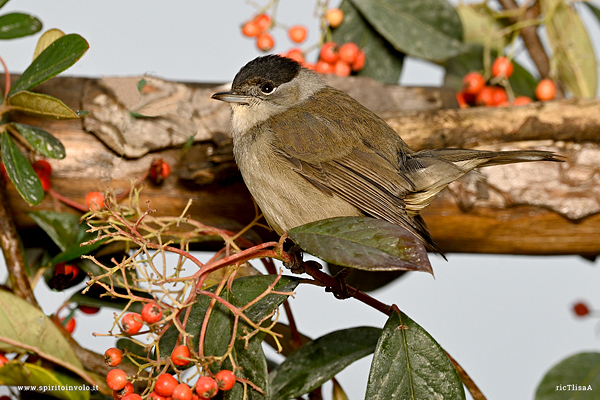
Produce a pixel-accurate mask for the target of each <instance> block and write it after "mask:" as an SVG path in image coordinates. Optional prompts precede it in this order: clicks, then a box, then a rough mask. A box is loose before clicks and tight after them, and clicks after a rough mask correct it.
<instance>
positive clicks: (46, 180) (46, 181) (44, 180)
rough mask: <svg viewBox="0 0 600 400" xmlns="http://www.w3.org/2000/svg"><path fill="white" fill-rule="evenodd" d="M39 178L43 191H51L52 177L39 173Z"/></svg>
mask: <svg viewBox="0 0 600 400" xmlns="http://www.w3.org/2000/svg"><path fill="white" fill-rule="evenodd" d="M37 176H38V178H39V180H40V183H41V184H42V189H44V192H47V191H48V190H50V188H51V187H52V185H51V184H50V177H49V176H48V175H46V174H45V173H43V172H38V173H37Z"/></svg>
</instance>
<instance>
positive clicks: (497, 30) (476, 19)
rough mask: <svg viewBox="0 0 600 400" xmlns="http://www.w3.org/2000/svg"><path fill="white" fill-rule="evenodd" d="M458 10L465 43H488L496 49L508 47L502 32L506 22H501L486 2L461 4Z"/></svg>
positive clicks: (482, 44)
mask: <svg viewBox="0 0 600 400" xmlns="http://www.w3.org/2000/svg"><path fill="white" fill-rule="evenodd" d="M456 12H457V13H458V15H459V17H460V21H461V22H462V26H463V35H464V41H465V43H468V44H478V45H481V46H486V45H487V46H488V48H491V49H494V50H496V51H502V50H503V49H504V47H506V45H507V41H506V37H505V36H504V35H502V33H501V30H502V29H503V28H504V27H505V24H502V23H500V22H501V20H499V19H498V18H496V17H495V16H494V14H495V12H494V11H492V10H490V8H489V7H488V5H487V4H486V3H481V4H459V5H457V6H456Z"/></svg>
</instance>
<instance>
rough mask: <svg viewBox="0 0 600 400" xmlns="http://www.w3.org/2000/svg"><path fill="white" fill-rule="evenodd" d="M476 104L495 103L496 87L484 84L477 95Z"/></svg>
mask: <svg viewBox="0 0 600 400" xmlns="http://www.w3.org/2000/svg"><path fill="white" fill-rule="evenodd" d="M475 104H477V105H478V106H488V107H491V106H493V105H494V89H493V88H492V87H491V86H484V87H483V88H482V89H481V90H480V91H479V93H477V96H476V97H475Z"/></svg>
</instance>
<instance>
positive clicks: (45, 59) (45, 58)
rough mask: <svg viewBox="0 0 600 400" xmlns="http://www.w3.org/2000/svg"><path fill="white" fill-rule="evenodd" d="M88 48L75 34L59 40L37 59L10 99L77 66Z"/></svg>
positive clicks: (18, 80) (14, 87) (21, 78)
mask: <svg viewBox="0 0 600 400" xmlns="http://www.w3.org/2000/svg"><path fill="white" fill-rule="evenodd" d="M88 48H89V45H88V43H87V42H86V40H85V39H84V38H82V37H81V36H79V35H77V34H74V33H73V34H70V35H66V36H63V37H61V38H60V39H57V40H56V41H54V42H53V43H52V44H51V45H50V46H48V47H47V48H46V50H44V51H43V52H42V53H41V54H40V55H39V56H38V57H36V59H35V60H33V62H32V63H31V65H29V67H28V68H27V69H26V70H25V71H24V72H23V75H21V76H20V77H19V79H17V81H16V82H15V83H14V85H13V86H12V88H11V90H10V92H9V94H8V95H9V97H10V96H12V95H14V94H15V93H18V92H21V91H23V90H29V89H31V88H34V87H36V86H37V85H39V84H40V83H42V82H45V81H47V80H48V79H50V78H52V77H53V76H55V75H57V74H59V73H61V72H62V71H64V70H66V69H67V68H69V67H70V66H71V65H73V64H75V62H77V60H79V59H80V58H81V57H82V56H83V55H84V54H85V52H86V51H87V49H88Z"/></svg>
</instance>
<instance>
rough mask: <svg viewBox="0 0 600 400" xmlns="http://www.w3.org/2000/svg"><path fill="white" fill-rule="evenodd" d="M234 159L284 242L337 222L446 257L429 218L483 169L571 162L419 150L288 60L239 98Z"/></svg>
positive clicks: (271, 60) (530, 153) (236, 91)
mask: <svg viewBox="0 0 600 400" xmlns="http://www.w3.org/2000/svg"><path fill="white" fill-rule="evenodd" d="M212 98H213V99H216V100H220V101H224V102H227V103H229V104H230V105H231V109H232V113H231V132H232V139H233V152H234V157H235V160H236V163H237V165H238V167H239V170H240V172H241V175H242V178H243V180H244V182H245V184H246V186H247V187H248V189H249V191H250V193H251V194H252V196H253V198H254V199H255V201H256V203H257V204H258V206H259V207H260V209H261V211H262V213H263V215H264V217H265V219H266V221H267V222H268V224H269V225H270V226H271V227H272V228H273V229H274V230H275V231H276V232H277V233H278V234H279V235H282V234H283V233H284V232H287V231H288V230H290V229H292V228H295V227H297V226H300V225H304V224H307V223H311V222H314V221H318V220H323V219H327V218H333V217H352V216H366V217H372V218H378V219H382V220H385V221H388V222H390V223H393V224H397V225H400V226H401V227H403V228H405V229H406V230H408V231H409V232H411V233H412V234H413V235H415V236H416V237H417V238H418V239H419V240H420V241H421V242H422V243H423V244H424V246H425V247H426V248H427V249H428V250H431V251H435V252H438V253H440V254H442V255H443V252H442V250H441V249H440V247H439V246H438V245H437V244H436V243H435V241H434V239H433V237H432V236H431V234H430V232H429V230H428V228H427V225H426V224H425V220H424V219H423V218H422V216H421V215H420V211H421V210H422V209H423V208H425V207H426V206H427V205H429V203H430V202H431V200H432V199H433V198H434V197H435V196H436V195H437V194H438V193H439V192H440V191H441V190H442V189H444V188H445V187H446V186H448V184H450V183H451V182H452V181H454V180H456V179H458V178H460V177H461V176H463V175H465V174H466V173H468V172H470V171H472V170H473V169H475V168H478V167H487V166H494V165H502V164H509V163H518V162H531V161H562V160H561V158H560V156H558V155H557V154H555V153H552V152H548V151H541V150H517V151H485V150H474V149H457V148H449V149H434V150H421V151H413V150H412V149H411V148H410V147H409V146H408V145H407V144H406V143H405V142H404V141H403V140H402V138H401V137H400V135H399V134H398V133H396V131H394V130H393V129H392V128H391V127H390V126H389V125H388V124H387V123H386V122H385V121H384V120H383V119H381V118H380V117H378V116H377V115H376V114H375V113H373V112H372V111H370V110H369V109H367V108H366V107H364V106H363V105H362V104H360V103H359V102H358V101H356V100H355V99H354V98H352V97H351V96H349V95H348V94H346V93H345V92H343V91H340V90H337V89H335V88H333V87H331V86H329V85H327V84H326V83H325V81H324V80H323V78H322V77H321V76H320V75H319V74H317V73H316V72H314V71H312V70H309V69H307V68H304V67H302V66H301V65H300V64H299V63H297V62H296V61H294V60H291V59H289V58H286V57H284V56H280V55H275V54H272V55H267V56H261V57H257V58H255V59H254V60H252V61H250V62H248V63H247V64H246V65H245V66H243V67H242V68H241V69H240V70H239V72H238V73H237V74H236V75H235V77H234V79H233V82H232V84H231V90H229V91H226V92H219V93H215V94H213V95H212Z"/></svg>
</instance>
